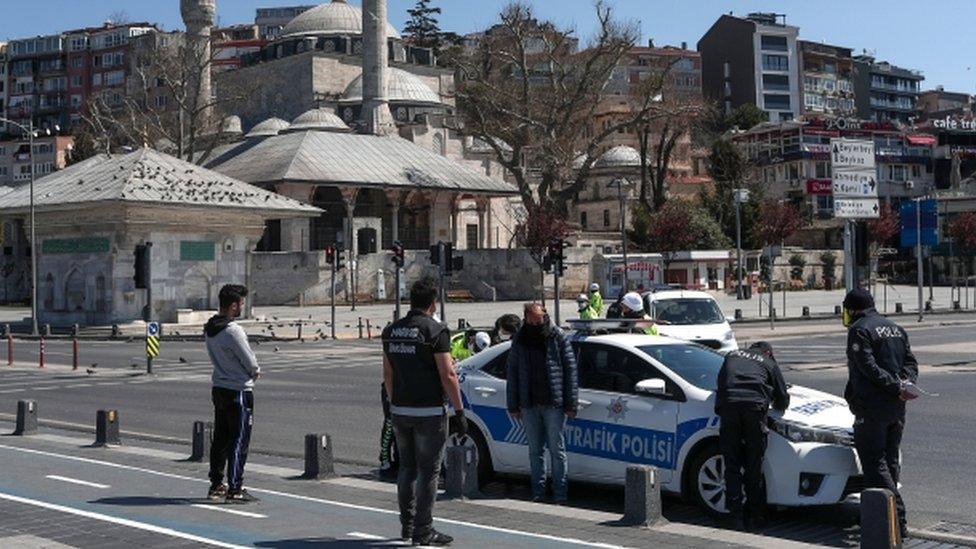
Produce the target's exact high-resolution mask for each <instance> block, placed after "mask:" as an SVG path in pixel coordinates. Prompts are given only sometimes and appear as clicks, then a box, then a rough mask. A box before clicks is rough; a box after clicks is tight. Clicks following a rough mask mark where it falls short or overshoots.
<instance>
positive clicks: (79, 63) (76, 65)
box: [71, 55, 85, 69]
mask: <svg viewBox="0 0 976 549" xmlns="http://www.w3.org/2000/svg"><path fill="white" fill-rule="evenodd" d="M84 66H85V58H84V57H81V56H80V55H79V56H76V57H72V58H71V68H73V69H80V68H82V67H84Z"/></svg>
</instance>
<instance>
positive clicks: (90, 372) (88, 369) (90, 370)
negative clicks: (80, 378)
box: [85, 368, 95, 375]
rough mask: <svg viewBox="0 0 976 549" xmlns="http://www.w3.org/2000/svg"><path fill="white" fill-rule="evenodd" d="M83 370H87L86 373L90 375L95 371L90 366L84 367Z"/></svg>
mask: <svg viewBox="0 0 976 549" xmlns="http://www.w3.org/2000/svg"><path fill="white" fill-rule="evenodd" d="M85 372H87V373H88V375H92V374H94V373H95V370H92V369H91V368H86V369H85Z"/></svg>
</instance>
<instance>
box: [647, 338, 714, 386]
mask: <svg viewBox="0 0 976 549" xmlns="http://www.w3.org/2000/svg"><path fill="white" fill-rule="evenodd" d="M637 348H638V349H640V350H641V351H642V352H644V353H645V354H647V355H649V356H651V357H652V358H653V359H654V360H657V361H658V362H660V363H661V364H664V365H665V366H667V367H668V368H670V369H671V371H672V372H674V373H676V374H678V375H679V376H681V377H682V378H684V379H685V381H687V382H688V383H691V384H692V385H694V386H695V387H698V388H701V389H705V390H707V391H714V390H715V389H716V388H717V384H718V371H719V370H720V369H721V368H722V360H723V358H722V355H720V354H718V353H716V352H715V351H713V350H711V349H708V348H706V347H702V346H700V345H689V344H673V345H641V346H639V347H637Z"/></svg>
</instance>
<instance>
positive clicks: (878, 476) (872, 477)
mask: <svg viewBox="0 0 976 549" xmlns="http://www.w3.org/2000/svg"><path fill="white" fill-rule="evenodd" d="M904 430H905V419H904V418H893V419H876V418H869V417H859V418H856V420H855V421H854V447H855V448H857V455H858V457H859V458H860V460H861V471H862V472H863V473H864V487H865V488H886V489H888V490H890V491H891V493H892V494H894V495H895V506H896V507H897V508H898V521H899V523H900V524H901V525H902V526H904V525H905V502H904V501H902V499H901V493H900V492H898V477H899V476H900V475H901V465H900V464H899V462H898V448H899V447H900V446H901V435H902V432H903V431H904Z"/></svg>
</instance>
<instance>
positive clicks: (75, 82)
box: [71, 74, 82, 88]
mask: <svg viewBox="0 0 976 549" xmlns="http://www.w3.org/2000/svg"><path fill="white" fill-rule="evenodd" d="M81 86H82V82H81V75H80V74H73V75H71V87H72V88H80V87H81Z"/></svg>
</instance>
